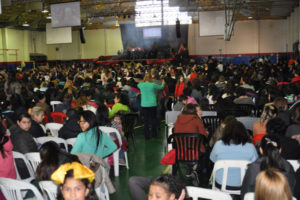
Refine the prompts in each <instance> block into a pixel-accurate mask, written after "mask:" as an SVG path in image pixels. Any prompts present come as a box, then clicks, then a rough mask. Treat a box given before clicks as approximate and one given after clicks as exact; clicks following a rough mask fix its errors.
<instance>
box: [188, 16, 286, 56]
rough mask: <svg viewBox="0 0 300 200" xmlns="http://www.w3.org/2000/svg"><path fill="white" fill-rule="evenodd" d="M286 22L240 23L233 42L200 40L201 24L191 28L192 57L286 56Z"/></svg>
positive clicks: (209, 39) (213, 39) (235, 30)
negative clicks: (213, 55)
mask: <svg viewBox="0 0 300 200" xmlns="http://www.w3.org/2000/svg"><path fill="white" fill-rule="evenodd" d="M287 27H288V24H287V21H286V20H260V21H257V20H249V21H237V22H236V24H235V27H234V33H233V36H232V37H231V40H230V41H225V40H224V39H223V36H207V37H200V36H199V28H198V24H191V25H189V33H188V38H189V39H188V48H189V52H190V55H209V54H218V55H219V54H220V51H219V49H221V50H222V54H247V53H271V52H285V51H286V43H287V34H288V33H287Z"/></svg>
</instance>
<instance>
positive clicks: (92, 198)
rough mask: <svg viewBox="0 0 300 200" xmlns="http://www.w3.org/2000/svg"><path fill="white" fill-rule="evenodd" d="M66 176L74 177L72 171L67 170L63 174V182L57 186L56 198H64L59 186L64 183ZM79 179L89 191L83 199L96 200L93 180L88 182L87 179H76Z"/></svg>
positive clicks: (60, 199) (61, 199)
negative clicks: (64, 174)
mask: <svg viewBox="0 0 300 200" xmlns="http://www.w3.org/2000/svg"><path fill="white" fill-rule="evenodd" d="M67 178H74V171H73V170H69V171H68V172H67V174H66V176H65V180H64V183H63V184H61V185H60V186H58V187H57V200H64V197H63V194H62V192H61V187H62V186H63V185H64V184H65V182H66V180H67ZM77 180H80V181H81V182H82V183H83V184H84V185H85V187H86V188H88V189H89V193H88V194H87V196H86V197H85V200H98V199H99V198H98V197H97V194H96V191H95V181H93V182H92V183H90V182H89V180H88V179H77Z"/></svg>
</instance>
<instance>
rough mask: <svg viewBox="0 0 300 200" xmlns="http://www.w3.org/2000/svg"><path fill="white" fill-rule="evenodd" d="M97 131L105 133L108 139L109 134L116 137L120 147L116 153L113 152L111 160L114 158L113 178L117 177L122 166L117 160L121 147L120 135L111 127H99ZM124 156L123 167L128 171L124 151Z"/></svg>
mask: <svg viewBox="0 0 300 200" xmlns="http://www.w3.org/2000/svg"><path fill="white" fill-rule="evenodd" d="M99 129H100V130H101V131H102V132H104V133H106V134H107V135H108V136H109V137H110V133H116V135H117V137H118V141H119V145H120V147H119V148H118V149H117V150H116V151H114V152H113V158H114V171H115V176H119V165H123V164H120V160H119V152H120V150H121V146H122V139H121V134H120V133H119V131H118V130H117V129H115V128H112V127H106V126H99ZM124 155H125V166H126V168H127V169H129V166H128V157H127V152H126V151H124Z"/></svg>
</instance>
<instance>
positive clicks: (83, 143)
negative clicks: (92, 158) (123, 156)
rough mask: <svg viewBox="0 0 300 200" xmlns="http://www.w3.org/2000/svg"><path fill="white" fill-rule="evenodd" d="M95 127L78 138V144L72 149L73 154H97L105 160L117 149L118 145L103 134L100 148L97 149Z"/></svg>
mask: <svg viewBox="0 0 300 200" xmlns="http://www.w3.org/2000/svg"><path fill="white" fill-rule="evenodd" d="M97 128H98V127H94V128H92V129H90V130H88V131H85V132H82V133H80V134H79V135H78V136H77V139H76V142H75V144H74V146H73V148H72V151H71V153H72V154H73V153H90V154H96V155H97V156H99V157H101V158H104V157H106V156H108V155H110V154H111V153H113V152H114V151H115V150H116V149H117V145H116V144H115V143H114V142H113V141H112V140H111V139H110V138H109V136H107V135H106V133H103V132H101V130H99V132H100V133H102V134H101V137H100V140H99V146H98V148H97V132H96V129H97Z"/></svg>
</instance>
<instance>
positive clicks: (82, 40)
mask: <svg viewBox="0 0 300 200" xmlns="http://www.w3.org/2000/svg"><path fill="white" fill-rule="evenodd" d="M80 41H81V43H83V44H84V43H85V37H84V29H83V28H82V27H81V28H80Z"/></svg>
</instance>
